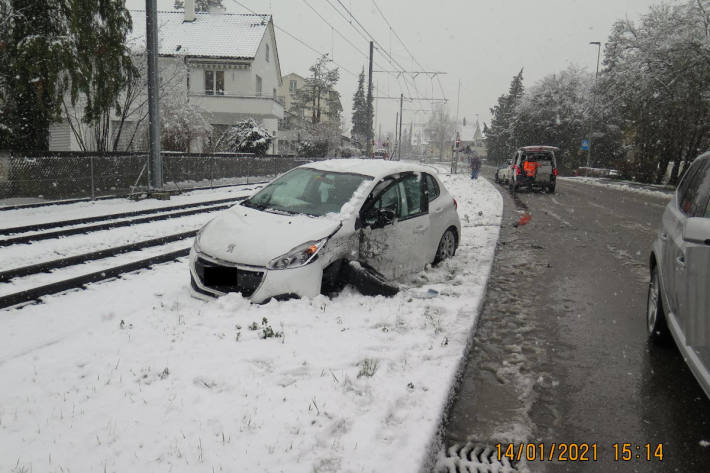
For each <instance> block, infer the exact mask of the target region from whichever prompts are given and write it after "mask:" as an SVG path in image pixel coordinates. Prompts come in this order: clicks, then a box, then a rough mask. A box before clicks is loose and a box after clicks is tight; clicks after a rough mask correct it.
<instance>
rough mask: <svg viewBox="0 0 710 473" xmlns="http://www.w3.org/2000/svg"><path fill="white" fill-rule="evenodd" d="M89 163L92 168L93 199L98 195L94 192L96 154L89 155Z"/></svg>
mask: <svg viewBox="0 0 710 473" xmlns="http://www.w3.org/2000/svg"><path fill="white" fill-rule="evenodd" d="M89 163H90V168H91V200H96V195H95V192H94V155H93V154H92V155H91V156H89Z"/></svg>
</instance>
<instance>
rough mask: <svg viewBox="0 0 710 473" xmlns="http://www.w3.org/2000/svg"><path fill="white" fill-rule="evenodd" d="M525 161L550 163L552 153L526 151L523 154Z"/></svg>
mask: <svg viewBox="0 0 710 473" xmlns="http://www.w3.org/2000/svg"><path fill="white" fill-rule="evenodd" d="M525 159H526V160H527V161H533V162H536V163H551V162H552V154H550V153H528V154H526V155H525Z"/></svg>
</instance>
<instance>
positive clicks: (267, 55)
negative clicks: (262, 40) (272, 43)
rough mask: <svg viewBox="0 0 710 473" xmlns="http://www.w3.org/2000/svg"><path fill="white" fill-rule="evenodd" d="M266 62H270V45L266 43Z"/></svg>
mask: <svg viewBox="0 0 710 473" xmlns="http://www.w3.org/2000/svg"><path fill="white" fill-rule="evenodd" d="M266 62H269V45H268V44H267V45H266Z"/></svg>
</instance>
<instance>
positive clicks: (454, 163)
mask: <svg viewBox="0 0 710 473" xmlns="http://www.w3.org/2000/svg"><path fill="white" fill-rule="evenodd" d="M460 102H461V79H459V89H458V92H457V95H456V141H455V143H456V151H455V152H454V153H451V169H452V172H453V173H454V174H456V173H458V172H459V170H458V167H459V139H460V136H459V103H460Z"/></svg>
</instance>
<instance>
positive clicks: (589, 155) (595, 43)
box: [587, 41, 602, 174]
mask: <svg viewBox="0 0 710 473" xmlns="http://www.w3.org/2000/svg"><path fill="white" fill-rule="evenodd" d="M589 44H590V45H593V46H596V47H597V71H596V72H595V73H594V90H592V108H591V110H590V111H589V112H590V113H589V136H588V137H587V174H589V166H590V163H591V160H592V131H593V130H592V126H593V123H594V122H593V120H592V113H593V112H594V106H595V105H596V99H597V90H596V89H597V79H598V78H599V56H601V51H602V43H601V42H600V41H590V42H589Z"/></svg>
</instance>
